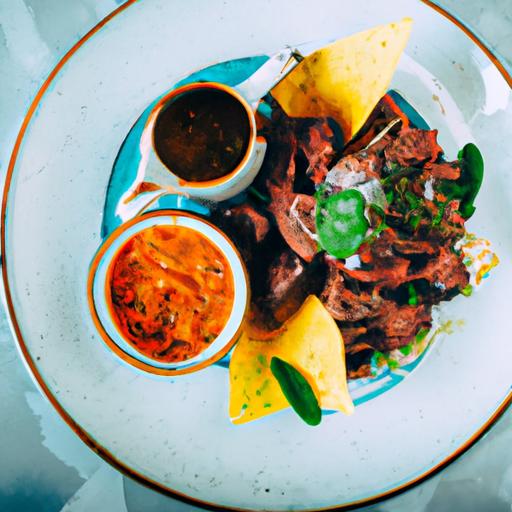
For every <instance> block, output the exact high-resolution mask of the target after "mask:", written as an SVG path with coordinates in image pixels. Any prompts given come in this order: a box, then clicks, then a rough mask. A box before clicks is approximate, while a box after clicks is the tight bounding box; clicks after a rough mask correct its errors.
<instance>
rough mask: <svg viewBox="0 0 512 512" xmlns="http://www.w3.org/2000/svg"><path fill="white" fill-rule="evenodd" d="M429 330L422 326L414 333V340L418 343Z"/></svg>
mask: <svg viewBox="0 0 512 512" xmlns="http://www.w3.org/2000/svg"><path fill="white" fill-rule="evenodd" d="M429 332H430V329H427V328H426V327H422V328H421V329H420V330H419V331H418V332H417V333H416V341H417V342H418V343H420V342H421V341H423V340H424V339H425V338H426V337H427V334H428V333H429Z"/></svg>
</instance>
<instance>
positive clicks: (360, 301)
mask: <svg viewBox="0 0 512 512" xmlns="http://www.w3.org/2000/svg"><path fill="white" fill-rule="evenodd" d="M328 268H329V270H328V274H327V281H326V284H325V287H324V289H323V291H322V294H321V295H320V300H321V301H322V302H323V304H324V306H325V309H327V311H329V313H330V314H331V315H332V317H333V318H335V319H336V320H339V321H342V322H356V321H358V320H363V319H365V318H370V317H372V316H374V315H375V314H376V312H377V311H378V310H379V306H380V302H381V300H382V299H381V298H380V297H378V296H376V297H372V296H371V295H370V294H368V293H365V292H360V293H354V292H352V291H351V290H349V289H348V288H347V287H346V286H345V278H344V277H343V272H342V270H340V269H339V268H337V267H336V266H335V265H332V264H331V265H329V267H328Z"/></svg>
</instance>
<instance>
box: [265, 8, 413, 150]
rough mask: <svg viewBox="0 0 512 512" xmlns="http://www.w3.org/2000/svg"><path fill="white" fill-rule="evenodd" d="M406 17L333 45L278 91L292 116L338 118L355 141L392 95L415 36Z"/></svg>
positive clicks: (288, 78)
mask: <svg viewBox="0 0 512 512" xmlns="http://www.w3.org/2000/svg"><path fill="white" fill-rule="evenodd" d="M411 27H412V20H411V19H410V18H404V19H403V20H402V21H400V22H398V23H390V24H389V25H382V26H379V27H375V28H372V29H370V30H367V31H365V32H360V33H358V34H354V35H352V36H349V37H346V38H344V39H340V40H339V41H336V42H334V43H332V44H329V45H327V46H325V47H324V48H322V49H321V50H317V51H316V52H314V53H312V54H311V55H309V56H308V57H306V58H305V59H304V60H303V61H302V62H301V63H300V64H298V65H297V67H296V68H295V69H293V71H291V72H290V73H289V74H288V75H287V76H286V77H285V78H284V79H283V80H282V81H281V82H279V83H278V84H277V85H276V86H275V87H274V88H273V89H272V91H271V92H272V96H273V97H274V98H275V99H276V100H277V101H278V102H279V104H280V105H281V107H282V108H283V110H284V111H285V112H286V113H287V114H288V115H289V116H291V117H310V116H314V117H321V116H326V117H332V118H333V119H334V120H335V121H336V122H337V123H338V124H339V125H340V127H341V129H342V130H343V133H344V136H345V140H346V141H348V140H350V139H351V138H352V137H353V136H354V135H355V134H356V133H357V131H358V130H359V129H360V128H361V127H362V126H363V124H364V122H365V121H366V120H367V118H368V116H369V115H370V113H371V112H372V110H373V109H374V108H375V106H376V105H377V102H378V101H379V100H380V98H382V96H384V94H385V93H386V92H387V90H388V87H389V84H390V82H391V78H392V76H393V73H394V72H395V68H396V66H397V64H398V61H399V59H400V56H401V54H402V52H403V50H404V48H405V46H406V44H407V40H408V38H409V34H410V32H411Z"/></svg>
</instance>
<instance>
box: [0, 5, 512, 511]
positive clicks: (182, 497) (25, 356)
mask: <svg viewBox="0 0 512 512" xmlns="http://www.w3.org/2000/svg"><path fill="white" fill-rule="evenodd" d="M140 1H141V0H126V2H125V3H123V4H122V5H120V6H119V7H117V8H116V9H115V10H114V11H112V12H111V13H110V14H109V15H107V16H106V17H105V18H103V19H102V20H101V21H100V22H99V23H97V24H96V25H95V26H94V27H93V28H92V29H91V30H90V31H89V32H87V33H86V34H85V35H84V36H83V37H82V38H81V39H80V40H79V41H77V42H76V43H75V44H74V45H73V46H72V47H71V49H70V50H68V52H67V53H66V54H65V55H64V56H63V57H62V58H61V60H60V61H59V62H58V63H57V65H56V66H55V67H54V68H53V70H52V71H51V72H50V73H49V75H48V77H47V78H46V79H45V81H44V82H43V84H42V86H41V87H40V89H39V90H38V92H37V94H36V95H35V97H34V99H33V101H32V103H31V104H30V106H29V108H28V110H27V113H26V114H25V116H24V118H23V121H22V124H21V128H20V130H19V132H18V135H17V137H16V141H15V143H14V146H13V150H12V152H11V157H10V160H9V165H8V168H7V174H6V178H5V183H4V189H3V194H2V210H1V216H0V224H1V234H0V242H1V254H2V255H3V258H2V280H3V285H4V294H3V295H4V296H3V299H4V303H5V304H6V306H7V310H8V312H9V320H10V322H9V324H10V327H11V331H12V332H13V334H14V338H15V340H16V345H17V348H18V350H19V352H20V355H21V357H22V360H23V362H24V364H25V366H26V368H27V371H28V372H29V374H30V376H31V377H32V379H33V381H34V383H35V384H36V386H37V387H38V389H39V390H40V391H41V393H42V394H43V395H44V396H45V397H46V398H47V399H48V400H49V402H50V403H51V405H52V406H53V407H54V409H55V410H56V411H57V412H58V413H59V415H60V416H61V417H62V419H63V420H64V421H65V422H66V423H67V424H68V425H69V427H70V428H71V429H72V430H73V431H74V432H75V433H76V434H77V435H78V437H79V438H80V439H81V440H82V441H83V442H84V443H85V444H86V445H87V446H89V447H90V448H91V449H92V450H93V451H94V452H95V453H96V454H98V455H99V456H100V457H102V458H103V459H104V460H105V461H106V462H108V463H109V464H110V465H112V466H113V467H114V468H116V469H118V470H119V471H121V472H122V473H123V474H125V475H126V476H128V477H130V478H132V479H134V480H136V481H137V482H139V483H141V484H143V485H145V486H147V487H149V488H151V489H153V490H156V491H159V492H162V493H164V494H166V495H168V496H170V497H172V498H175V499H177V500H179V501H182V502H185V503H189V504H192V505H195V506H199V507H202V508H204V509H207V510H234V511H244V510H247V509H241V508H233V507H226V506H219V505H216V504H214V503H211V502H206V501H203V500H199V499H196V498H192V497H190V496H188V495H186V494H183V493H181V492H179V491H176V490H174V489H171V488H169V487H166V486H164V485H162V484H161V483H159V482H156V481H154V480H152V479H150V478H148V477H146V476H143V475H141V474H139V473H138V472H137V471H136V470H134V469H133V468H130V467H129V466H128V465H126V464H124V463H123V462H121V461H120V460H119V459H117V458H116V457H115V456H114V455H113V454H112V453H111V452H110V451H109V450H107V449H106V448H104V447H102V446H101V445H100V444H99V443H98V442H97V441H96V440H95V439H94V437H93V436H92V435H91V434H90V433H88V432H87V431H86V430H85V429H83V428H82V427H81V426H80V425H79V424H78V423H77V422H76V421H75V420H74V419H73V417H72V416H71V414H70V413H68V412H67V411H66V410H65V409H64V407H63V406H62V405H61V404H60V403H59V401H58V399H57V398H56V396H55V395H54V394H53V393H52V392H51V391H50V388H49V386H48V385H47V384H46V383H45V381H44V379H43V377H42V375H41V374H40V373H39V371H38V370H37V366H36V365H35V363H34V361H33V358H32V356H31V355H30V352H29V350H28V348H27V346H26V344H25V341H24V339H23V335H22V332H21V328H20V322H19V321H18V319H17V317H16V312H15V309H14V304H13V300H12V292H11V287H10V283H9V279H8V270H7V258H6V254H7V253H6V226H7V217H8V200H9V192H10V188H11V183H12V180H13V176H14V170H15V167H16V162H17V158H18V154H19V152H20V148H21V146H22V143H23V140H24V137H25V134H26V132H27V129H28V127H29V124H30V121H31V119H32V117H33V115H34V113H35V111H36V110H37V108H38V106H39V103H40V102H41V100H42V98H43V97H44V95H45V93H46V91H47V90H48V89H49V88H50V87H51V85H52V82H53V81H54V79H55V78H56V77H57V75H58V74H59V72H60V71H61V70H62V68H63V67H64V66H65V64H66V63H67V62H68V61H69V60H70V59H71V58H72V57H73V55H74V54H75V53H76V52H77V51H78V50H79V49H80V48H81V47H82V46H83V45H84V44H85V43H87V42H88V41H89V40H90V39H91V38H92V37H93V36H94V35H95V34H97V33H98V32H99V31H100V30H101V29H102V28H103V27H104V26H105V25H106V24H107V23H108V22H109V21H110V20H112V19H113V18H114V17H116V16H117V15H118V14H120V13H121V12H123V11H125V10H126V9H128V8H129V7H130V6H131V5H134V4H135V3H138V2H140ZM419 1H420V2H421V3H423V4H424V5H426V6H428V7H430V8H432V9H433V10H435V11H436V12H437V13H438V14H440V15H442V16H444V17H445V18H446V19H447V20H449V21H450V22H451V23H453V24H454V25H456V26H457V27H458V28H459V29H460V30H462V31H463V32H464V33H465V35H466V36H467V37H469V38H470V39H471V40H472V41H473V43H474V44H476V45H477V46H478V47H479V48H480V49H481V50H482V51H483V52H484V53H485V55H486V56H487V57H488V58H489V60H490V61H491V62H492V63H493V65H494V66H495V67H496V68H497V69H498V71H499V72H500V74H501V75H502V76H503V78H504V80H505V81H506V82H507V84H508V85H509V87H510V88H511V89H512V75H511V74H510V73H509V72H508V71H507V69H506V68H505V66H504V65H503V63H502V62H501V61H500V59H499V58H498V57H497V56H496V55H495V54H494V53H493V52H492V50H491V49H490V48H489V47H488V46H487V44H486V43H485V42H484V41H482V39H481V38H480V37H479V36H477V35H476V34H475V33H474V32H473V31H472V30H471V29H470V28H469V27H468V26H467V25H465V24H464V23H463V22H462V21H461V20H460V19H458V18H457V17H455V16H454V15H452V14H451V13H450V12H449V11H447V10H446V9H444V8H443V7H441V6H439V5H437V4H435V3H434V2H432V1H431V0H419ZM511 404H512V389H510V390H509V391H508V393H507V394H506V395H505V397H504V398H503V400H502V401H501V403H499V404H498V405H497V407H496V409H495V410H494V412H493V413H492V414H491V416H490V417H489V418H488V419H487V421H486V422H485V423H484V424H483V425H482V426H481V427H480V428H479V429H478V430H477V431H476V432H474V433H473V434H472V435H471V436H470V437H469V438H468V439H467V440H466V441H465V442H464V443H463V444H462V445H461V446H459V447H458V448H457V449H455V450H454V451H453V452H451V453H450V454H448V455H447V456H446V457H445V458H444V459H443V460H442V461H440V462H439V463H438V464H436V465H435V466H433V467H431V468H429V469H428V470H427V471H425V472H424V473H422V474H420V475H418V476H416V477H415V478H412V479H411V480H409V481H407V482H405V483H403V484H401V485H399V486H396V487H394V488H392V489H389V490H387V491H385V492H382V493H377V494H375V495H374V496H370V497H367V498H364V499H362V500H357V501H353V502H350V503H346V504H344V505H335V506H330V507H324V508H321V509H314V510H317V511H327V510H329V511H342V510H343V511H346V510H353V509H356V508H359V507H361V506H365V505H371V504H375V503H378V502H381V501H383V500H385V499H388V498H391V497H393V496H396V495H397V494H400V493H402V492H404V491H406V490H408V489H411V488H413V487H415V486H416V485H419V484H421V483H422V482H424V481H425V480H427V479H429V478H431V477H432V476H434V475H436V474H437V473H439V472H440V471H441V470H443V469H444V468H445V467H447V466H448V465H449V464H451V463H452V462H454V461H455V460H456V459H458V458H459V457H460V456H461V455H463V454H464V453H465V452H466V451H468V450H469V449H470V448H471V447H472V446H473V445H474V444H475V443H476V442H477V441H478V440H479V439H481V438H482V437H483V436H484V435H485V434H486V433H487V432H488V431H489V429H490V428H491V427H492V426H493V425H494V424H495V423H496V422H497V421H498V419H499V418H500V417H501V416H502V415H503V414H504V412H505V411H506V410H507V408H508V407H509V406H510V405H511ZM310 510H311V512H313V509H310Z"/></svg>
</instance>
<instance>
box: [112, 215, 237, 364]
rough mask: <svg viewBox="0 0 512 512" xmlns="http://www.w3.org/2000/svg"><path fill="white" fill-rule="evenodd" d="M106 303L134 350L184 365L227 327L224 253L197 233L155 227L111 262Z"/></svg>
mask: <svg viewBox="0 0 512 512" xmlns="http://www.w3.org/2000/svg"><path fill="white" fill-rule="evenodd" d="M107 302H108V305H109V309H110V312H111V315H112V318H113V320H114V323H115V324H116V326H117V328H118V329H119V331H120V332H121V333H122V335H123V337H124V338H125V339H126V340H127V341H128V342H129V343H130V344H131V345H132V346H133V347H134V348H135V349H136V350H138V351H139V352H141V353H142V354H144V355H146V356H148V357H151V358H152V359H156V360H159V361H164V362H179V361H185V360H187V359H190V358H191V357H194V356H196V355H198V354H200V353H201V352H202V351H203V350H205V349H206V348H207V347H208V346H209V345H211V343H212V342H213V341H214V340H215V338H217V336H218V335H219V333H220V332H221V331H222V329H223V328H224V327H225V325H226V323H227V321H228V319H229V316H230V314H231V311H232V309H233V302H234V281H233V274H232V272H231V268H230V266H229V263H228V261H227V259H226V257H225V256H224V254H223V253H222V252H221V251H220V250H219V249H218V248H217V247H216V246H215V245H214V244H213V243H212V242H211V241H210V240H208V238H206V237H205V236H204V235H202V234H201V233H199V232H197V231H195V230H193V229H190V228H187V227H183V226H176V225H169V226H153V227H150V228H147V229H145V230H143V231H141V232H139V233H137V234H136V235H134V236H133V237H132V238H130V239H129V240H128V241H127V242H125V244H124V245H123V246H122V247H121V248H120V249H119V250H118V252H117V254H116V255H115V257H114V258H113V260H112V262H111V264H110V267H109V273H108V278H107Z"/></svg>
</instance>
